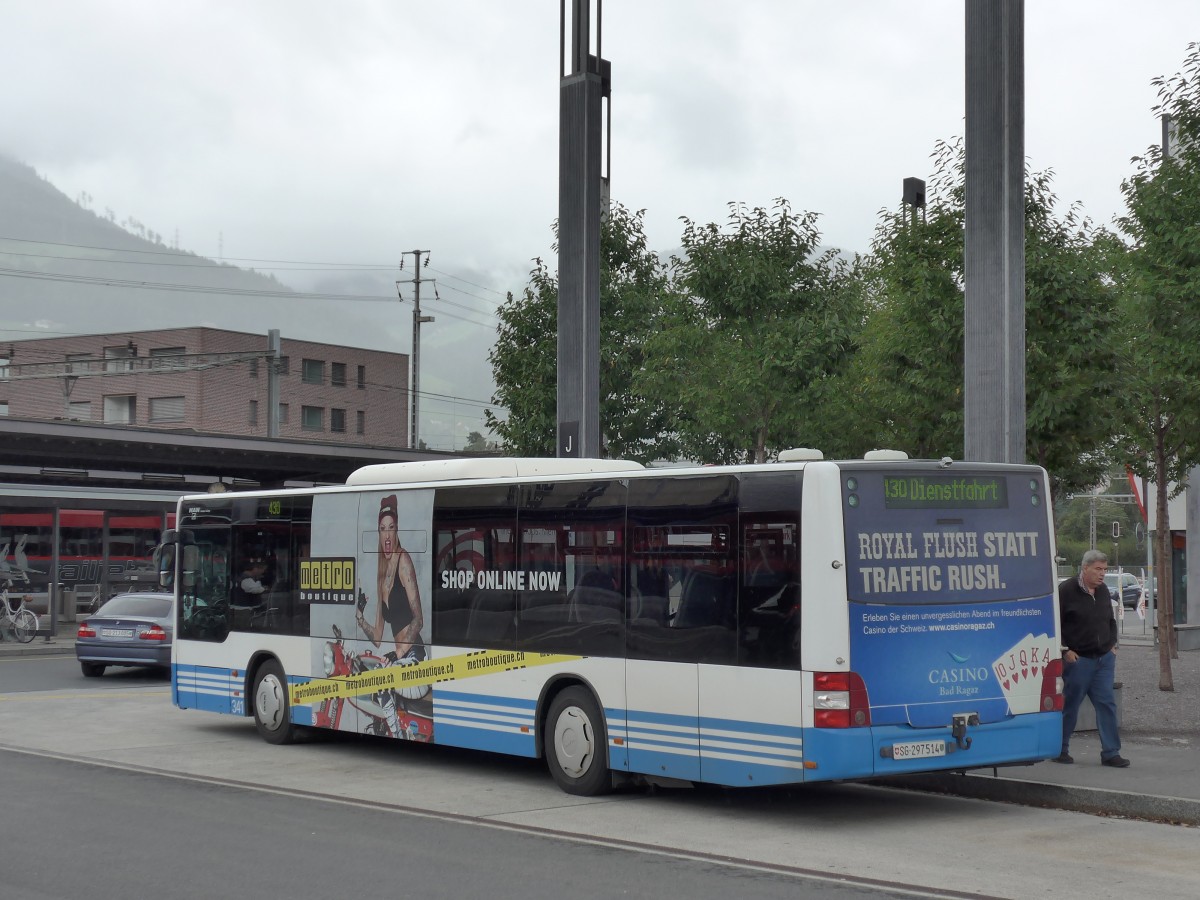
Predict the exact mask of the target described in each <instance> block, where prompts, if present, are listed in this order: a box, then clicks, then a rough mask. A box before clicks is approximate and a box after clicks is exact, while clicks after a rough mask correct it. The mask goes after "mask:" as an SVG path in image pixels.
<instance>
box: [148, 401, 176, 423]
mask: <svg viewBox="0 0 1200 900" xmlns="http://www.w3.org/2000/svg"><path fill="white" fill-rule="evenodd" d="M150 421H151V422H182V421H183V398H182V397H151V398H150Z"/></svg>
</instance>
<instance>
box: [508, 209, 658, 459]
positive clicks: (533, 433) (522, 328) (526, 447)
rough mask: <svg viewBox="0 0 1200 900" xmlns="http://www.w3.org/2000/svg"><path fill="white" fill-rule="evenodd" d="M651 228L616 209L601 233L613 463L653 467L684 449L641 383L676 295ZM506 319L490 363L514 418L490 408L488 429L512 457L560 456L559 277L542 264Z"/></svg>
mask: <svg viewBox="0 0 1200 900" xmlns="http://www.w3.org/2000/svg"><path fill="white" fill-rule="evenodd" d="M642 220H643V213H642V212H641V211H638V212H630V211H629V210H627V209H625V208H624V207H623V206H620V205H614V207H613V208H612V210H611V211H610V212H609V214H608V216H607V217H606V218H605V220H604V222H603V224H602V226H601V229H600V431H601V434H602V435H603V448H602V452H603V453H604V455H607V456H616V457H620V458H624V459H634V460H638V461H641V462H649V461H651V460H653V459H657V458H674V455H675V453H676V445H675V442H674V439H673V437H672V434H671V427H670V423H669V422H668V420H667V418H666V410H665V407H664V405H663V404H662V403H661V402H659V401H655V400H653V399H651V398H649V397H647V396H646V395H644V394H641V393H639V392H638V390H637V388H636V385H635V384H634V381H635V379H636V378H637V376H638V375H639V374H640V373H642V372H643V371H644V370H645V369H646V367H647V362H646V356H645V346H646V341H647V338H648V336H649V334H650V333H651V332H652V331H653V329H654V328H655V327H656V323H657V321H658V319H659V317H660V311H661V310H662V308H663V306H664V302H665V301H664V297H665V296H666V295H667V294H669V292H670V286H669V282H668V278H667V272H666V268H665V266H664V265H663V264H662V262H661V261H660V260H659V258H658V256H657V254H655V253H653V252H652V251H650V250H649V249H648V248H647V245H646V236H645V231H644V227H643V221H642ZM556 243H557V242H556ZM556 249H557V247H556ZM499 318H500V325H499V328H498V333H497V338H496V343H495V344H494V345H493V347H492V351H491V353H490V354H489V356H488V358H489V361H490V362H491V363H492V372H493V376H494V378H495V381H496V393H495V395H494V396H493V398H492V401H493V403H495V404H497V406H500V407H503V408H504V409H506V410H507V415H506V416H504V417H500V416H498V415H496V414H495V412H494V411H493V410H488V411H487V412H486V421H487V424H488V427H489V428H490V429H491V430H492V431H493V433H495V434H496V435H498V436H499V437H500V439H501V442H502V445H503V449H504V452H505V453H508V454H510V455H514V456H554V455H555V431H556V423H557V418H558V413H557V404H558V400H557V384H558V362H557V360H558V338H557V334H558V278H557V276H556V275H555V274H554V273H553V272H551V271H550V269H549V267H548V266H547V265H546V263H545V262H543V261H542V260H541V259H538V260H537V261H536V265H535V267H534V268H533V270H532V271H531V272H530V275H529V284H528V285H526V287H525V290H524V292H523V293H522V295H521V296H520V297H519V298H514V297H513V296H512V295H511V294H510V295H509V297H508V300H507V301H506V302H505V304H504V305H503V306H502V307H501V308H500V311H499Z"/></svg>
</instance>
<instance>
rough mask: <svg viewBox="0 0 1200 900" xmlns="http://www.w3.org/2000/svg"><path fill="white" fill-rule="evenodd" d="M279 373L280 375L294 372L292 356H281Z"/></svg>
mask: <svg viewBox="0 0 1200 900" xmlns="http://www.w3.org/2000/svg"><path fill="white" fill-rule="evenodd" d="M279 374H280V375H291V374H292V358H291V357H290V356H281V357H279Z"/></svg>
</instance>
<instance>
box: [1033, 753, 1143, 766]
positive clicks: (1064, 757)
mask: <svg viewBox="0 0 1200 900" xmlns="http://www.w3.org/2000/svg"><path fill="white" fill-rule="evenodd" d="M1050 761H1051V762H1056V763H1073V762H1075V757H1073V756H1072V755H1071V754H1070V753H1060V754H1058V756H1056V757H1054V759H1052V760H1050ZM1125 765H1129V763H1125Z"/></svg>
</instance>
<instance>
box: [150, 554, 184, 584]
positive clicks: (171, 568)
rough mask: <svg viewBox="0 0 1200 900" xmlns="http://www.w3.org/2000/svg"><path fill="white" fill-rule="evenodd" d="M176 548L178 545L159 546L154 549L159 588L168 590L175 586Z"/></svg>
mask: <svg viewBox="0 0 1200 900" xmlns="http://www.w3.org/2000/svg"><path fill="white" fill-rule="evenodd" d="M178 547H179V545H178V544H159V545H158V546H157V547H155V548H154V562H155V568H156V569H157V570H158V584H159V586H160V587H164V588H168V589H170V588H173V587H174V586H175V558H176V556H177V555H178V552H179V551H178Z"/></svg>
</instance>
